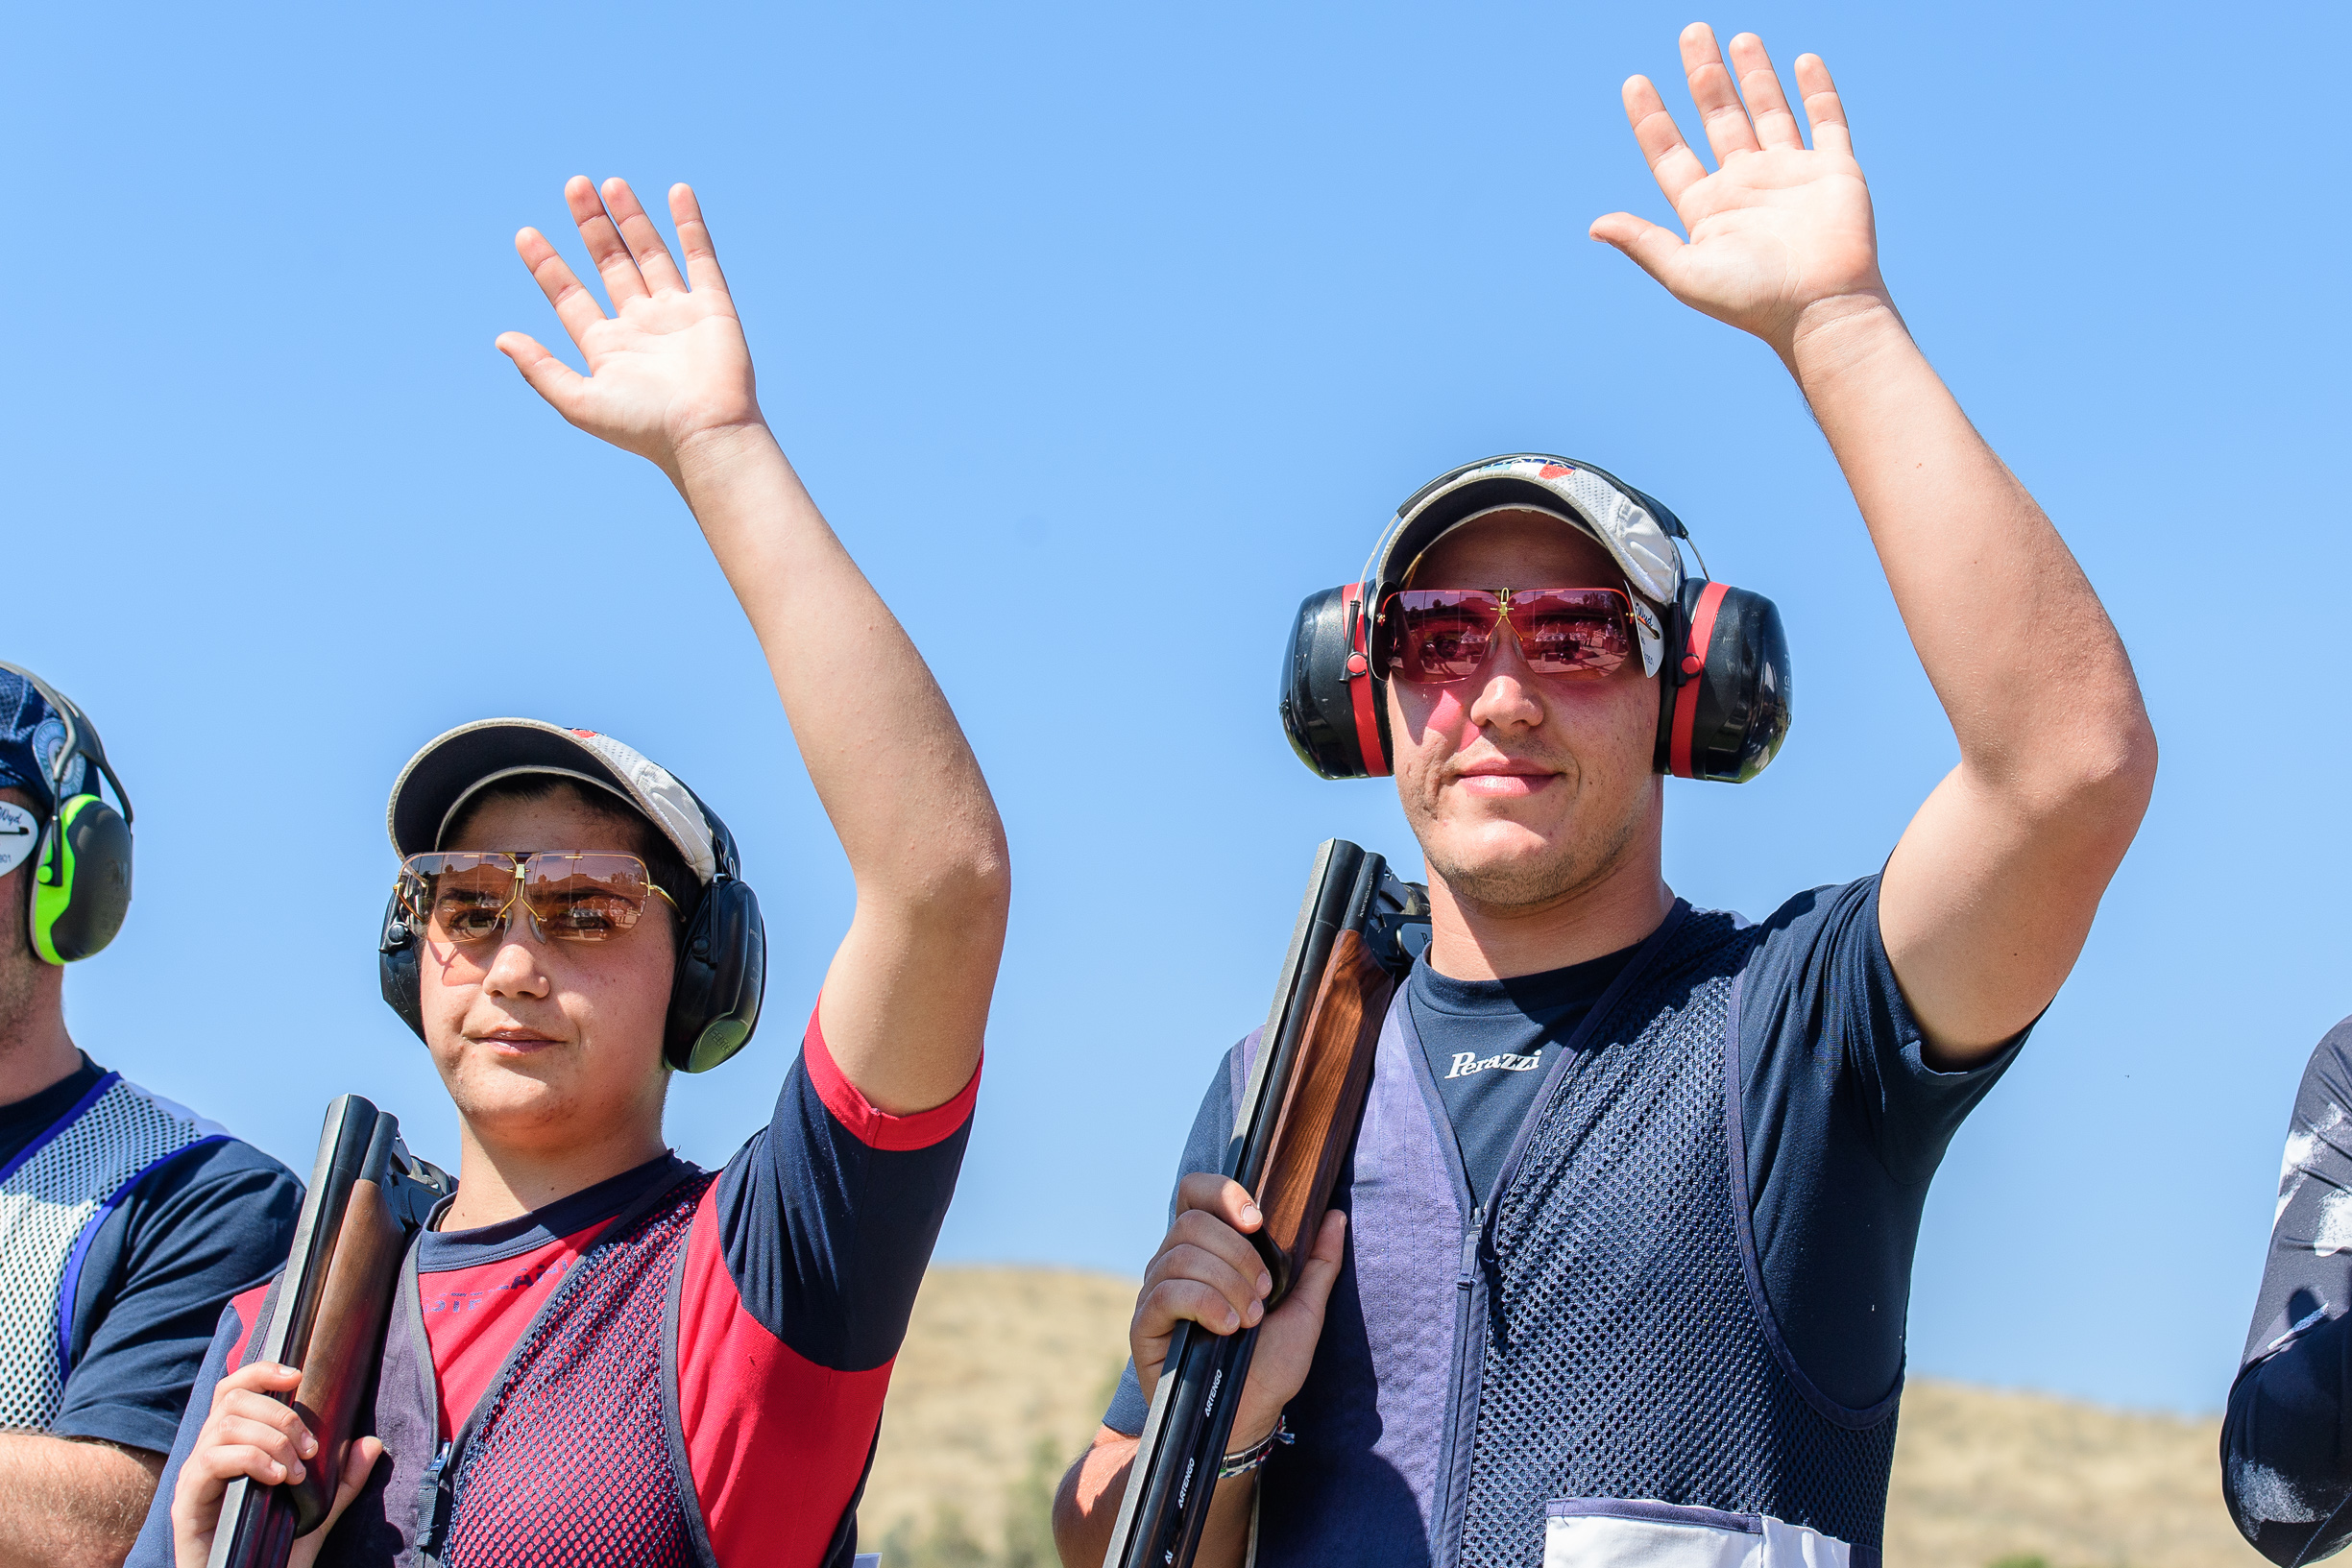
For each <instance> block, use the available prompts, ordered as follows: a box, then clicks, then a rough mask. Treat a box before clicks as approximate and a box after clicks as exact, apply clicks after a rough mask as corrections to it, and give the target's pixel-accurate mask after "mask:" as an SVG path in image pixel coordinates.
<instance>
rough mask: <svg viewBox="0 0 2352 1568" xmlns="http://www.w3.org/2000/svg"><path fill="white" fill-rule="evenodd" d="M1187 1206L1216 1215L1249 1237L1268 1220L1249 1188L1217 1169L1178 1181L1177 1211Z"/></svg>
mask: <svg viewBox="0 0 2352 1568" xmlns="http://www.w3.org/2000/svg"><path fill="white" fill-rule="evenodd" d="M1187 1209H1199V1210H1200V1211H1201V1212H1202V1213H1204V1214H1211V1215H1214V1216H1216V1217H1217V1218H1220V1219H1222V1220H1224V1222H1225V1223H1226V1224H1228V1225H1230V1226H1232V1227H1233V1228H1234V1229H1235V1230H1237V1231H1240V1232H1241V1233H1242V1234H1243V1235H1245V1236H1247V1235H1248V1234H1249V1233H1250V1232H1251V1231H1253V1230H1256V1229H1257V1228H1258V1227H1259V1226H1260V1225H1262V1224H1264V1223H1265V1222H1266V1217H1265V1216H1264V1215H1262V1214H1260V1213H1258V1206H1257V1204H1256V1203H1255V1202H1253V1201H1252V1200H1251V1199H1250V1196H1249V1189H1248V1188H1247V1187H1244V1186H1243V1185H1242V1184H1241V1183H1240V1182H1237V1181H1235V1180H1233V1179H1232V1178H1231V1177H1228V1176H1221V1175H1219V1174H1217V1172H1216V1171H1214V1170H1196V1171H1194V1172H1193V1173H1192V1174H1191V1175H1189V1176H1186V1177H1185V1178H1184V1179H1183V1180H1182V1181H1179V1182H1177V1183H1176V1211H1177V1213H1178V1214H1181V1213H1183V1212H1184V1211H1185V1210H1187Z"/></svg>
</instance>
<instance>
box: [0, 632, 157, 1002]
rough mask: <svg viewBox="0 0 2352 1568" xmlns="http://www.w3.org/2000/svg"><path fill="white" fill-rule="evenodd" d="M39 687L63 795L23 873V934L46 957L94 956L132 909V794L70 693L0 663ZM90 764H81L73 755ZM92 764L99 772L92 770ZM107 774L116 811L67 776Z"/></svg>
mask: <svg viewBox="0 0 2352 1568" xmlns="http://www.w3.org/2000/svg"><path fill="white" fill-rule="evenodd" d="M0 669H5V670H9V671H11V672H12V673H13V674H16V675H19V676H22V677H23V678H24V681H25V684H26V685H28V686H30V687H32V688H33V689H34V690H36V691H37V692H39V693H40V694H41V696H42V698H43V699H44V700H46V701H47V702H48V704H49V709H50V712H53V713H55V714H56V715H57V717H58V719H59V720H60V721H61V724H62V726H63V729H64V734H63V736H61V737H60V738H59V740H58V742H57V746H56V750H55V752H54V753H53V754H52V755H50V756H49V757H47V758H46V759H43V761H44V765H46V766H47V768H48V770H49V796H50V798H51V799H52V800H55V801H56V802H57V803H58V806H57V809H56V810H55V811H53V812H51V813H50V817H49V822H48V826H47V827H46V828H45V829H44V830H43V831H42V832H41V844H40V854H39V855H38V856H37V857H36V859H35V860H34V862H33V868H32V875H31V876H30V877H28V878H27V879H26V881H27V883H28V884H29V891H30V895H31V896H30V897H29V898H28V899H27V900H26V907H25V935H26V936H27V937H28V938H29V939H30V940H31V943H32V947H33V952H34V955H35V956H36V957H38V958H39V959H40V960H41V961H42V962H43V963H50V964H70V963H75V962H78V961H79V960H81V959H84V958H88V957H91V956H94V955H95V954H96V953H100V952H101V951H103V950H104V949H105V947H106V945H107V944H108V943H109V942H111V941H113V940H114V933H115V932H116V931H119V930H121V929H123V917H124V916H125V915H127V914H129V913H130V912H131V797H130V796H128V795H126V794H124V793H123V782H122V781H121V780H120V779H117V778H116V777H114V769H113V768H112V767H110V766H109V765H108V763H107V752H106V745H105V743H104V742H103V741H101V740H100V739H99V738H98V732H97V730H96V729H95V728H94V727H93V726H92V725H91V724H90V721H89V718H88V716H87V715H85V713H84V712H82V710H81V709H79V708H77V707H75V706H74V703H73V700H72V699H71V698H69V697H67V696H66V695H65V694H64V693H63V692H61V691H59V690H58V689H57V688H55V687H52V686H51V685H50V684H49V683H48V682H46V681H44V680H42V679H41V678H40V677H39V676H37V675H36V674H34V673H33V672H32V671H31V670H29V669H26V668H24V667H22V666H21V665H17V664H10V663H0ZM77 760H79V761H84V762H87V763H88V764H89V767H86V768H85V767H77V766H75V763H76V761H77ZM92 769H95V772H92ZM100 774H103V775H104V776H105V778H106V782H107V783H108V784H111V785H113V786H114V798H115V799H116V800H118V801H120V802H121V803H122V809H121V810H119V811H117V810H116V809H115V808H113V807H111V806H109V805H108V804H107V803H106V802H105V801H103V800H101V799H99V798H98V796H97V795H96V794H95V793H92V792H88V791H80V792H77V793H74V794H66V793H65V790H66V788H67V784H66V781H67V780H68V779H71V780H72V781H73V783H74V784H75V785H76V786H79V785H81V784H84V783H85V782H86V783H87V784H90V785H92V786H93V788H94V786H95V785H96V784H97V783H98V777H97V776H98V775H100Z"/></svg>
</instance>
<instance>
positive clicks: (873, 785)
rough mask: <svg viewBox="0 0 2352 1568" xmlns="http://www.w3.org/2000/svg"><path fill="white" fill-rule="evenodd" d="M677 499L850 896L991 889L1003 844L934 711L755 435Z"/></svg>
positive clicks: (839, 555)
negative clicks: (766, 679)
mask: <svg viewBox="0 0 2352 1568" xmlns="http://www.w3.org/2000/svg"><path fill="white" fill-rule="evenodd" d="M677 477H678V488H679V490H680V491H681V492H682V493H683V494H684V495H685V496H686V500H687V504H688V505H689V506H690V507H691V508H692V509H693V513H694V517H695V519H696V520H697V521H699V522H700V523H701V525H702V531H703V535H704V537H705V538H706V539H707V540H708V541H709V542H710V545H711V550H712V553H713V554H714V555H715V556H716V557H717V559H718V565H719V568H720V569H721V570H722V571H724V572H725V573H726V575H727V581H728V583H729V585H730V586H731V587H733V588H734V590H735V594H736V597H737V599H738V600H739V601H740V603H741V604H742V607H743V611H744V614H745V615H747V616H749V617H750V620H751V626H752V630H753V632H754V633H756V634H757V635H758V637H759V639H760V646H761V649H762V651H763V652H764V653H765V655H766V657H767V663H768V669H769V671H770V673H771V674H772V675H773V676H774V678H775V682H776V690H777V692H778V694H779V695H780V696H781V697H782V698H783V699H784V711H785V716H786V717H787V718H788V720H789V721H790V723H791V726H792V735H793V737H794V738H795V739H796V740H797V741H798V742H799V744H800V750H801V755H802V757H803V759H804V760H806V762H807V764H808V768H809V777H810V780H811V781H812V783H813V784H815V786H816V792H817V797H818V799H819V800H820V801H822V802H823V804H824V807H825V811H826V814H827V815H828V816H830V817H831V818H832V820H833V826H834V831H835V832H837V834H838V835H839V836H840V839H841V847H842V849H843V850H844V851H845V852H846V853H847V854H848V856H849V862H850V868H851V870H852V872H853V873H854V874H855V875H856V877H857V878H858V881H859V890H860V893H861V895H862V894H863V893H865V892H866V890H867V889H868V887H869V886H872V887H876V888H880V889H885V890H889V891H893V892H901V893H913V892H917V891H920V892H921V893H922V894H923V895H924V896H925V897H926V898H928V899H936V898H942V897H953V896H955V895H957V894H958V893H965V892H967V891H968V888H967V885H966V884H971V885H975V886H984V885H987V884H990V883H992V882H993V881H995V880H998V879H1000V878H1001V877H1002V876H1003V873H1004V866H1005V859H1006V856H1005V848H1004V844H1005V836H1004V828H1003V824H1002V823H1001V822H1000V821H999V820H998V817H997V812H996V806H995V803H994V801H993V800H991V799H990V797H989V794H988V786H987V784H986V782H985V781H984V780H983V779H982V777H981V771H980V763H979V761H978V760H976V759H975V758H974V757H973V755H972V749H971V747H970V745H969V744H968V743H966V741H965V739H964V736H963V731H962V729H961V727H960V726H958V723H957V722H956V715H955V713H954V712H953V711H951V710H950V709H949V707H948V705H947V698H946V696H945V695H944V694H943V693H942V692H941V691H940V690H939V686H938V683H937V682H936V681H935V680H934V679H933V677H932V673H931V669H930V667H929V666H928V665H927V664H925V663H924V662H923V657H922V655H921V654H920V653H918V652H916V651H915V646H914V643H913V642H912V641H911V640H910V639H909V638H908V636H907V634H906V631H905V630H904V629H903V628H902V627H901V626H900V625H899V623H898V620H897V617H896V616H894V615H891V614H890V610H889V607H888V606H887V605H885V604H884V603H883V601H882V597H881V595H880V594H878V593H876V592H875V591H874V589H873V586H872V585H871V584H869V583H868V582H867V581H866V579H865V574H864V573H863V572H861V571H860V570H859V568H858V564H857V563H856V562H855V561H853V560H851V559H850V555H849V552H848V550H846V549H845V548H843V547H842V544H841V542H840V540H839V539H838V538H837V537H836V536H835V534H834V532H833V529H832V528H831V527H830V526H829V525H828V524H827V523H826V521H825V519H824V517H823V516H822V514H820V513H819V512H818V511H817V509H816V503H815V502H814V501H813V500H812V499H811V498H810V495H809V493H808V491H807V490H806V489H805V488H804V487H803V486H802V485H801V482H800V476H799V475H798V474H796V473H795V472H793V471H792V466H791V464H790V462H789V461H788V459H787V458H786V457H785V455H784V451H783V449H782V448H781V447H780V446H777V444H776V439H775V437H774V435H773V434H772V433H770V432H769V430H768V429H767V427H766V426H765V425H764V424H751V425H739V426H734V427H731V428H729V429H727V430H724V431H720V432H717V433H715V434H714V435H712V436H709V437H706V438H704V439H703V440H701V441H699V442H697V443H696V444H694V445H693V446H691V448H690V449H689V450H687V451H686V452H685V453H683V454H682V455H681V458H680V462H679V472H678V476H677Z"/></svg>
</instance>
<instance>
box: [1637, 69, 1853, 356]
mask: <svg viewBox="0 0 2352 1568" xmlns="http://www.w3.org/2000/svg"><path fill="white" fill-rule="evenodd" d="M1682 50H1683V67H1684V70H1685V73H1686V74H1687V75H1688V77H1689V81H1690V96H1691V99H1692V101H1693V102H1695V103H1696V104H1697V105H1698V107H1699V114H1700V118H1701V120H1702V121H1703V122H1704V124H1705V125H1706V128H1707V140H1708V145H1709V147H1710V148H1712V149H1713V150H1714V154H1715V161H1716V163H1717V165H1718V166H1717V168H1716V170H1715V172H1714V173H1712V174H1709V173H1708V172H1707V166H1706V165H1705V164H1704V163H1702V162H1701V161H1700V160H1699V156H1698V154H1697V153H1695V152H1693V151H1691V148H1690V145H1689V143H1687V142H1685V140H1684V139H1683V133H1682V132H1681V130H1680V129H1679V128H1678V127H1677V126H1676V125H1675V123H1674V116H1673V115H1672V114H1670V113H1668V112H1667V111H1666V107H1665V105H1664V104H1663V103H1662V102H1661V101H1660V99H1659V96H1658V89H1657V88H1656V87H1655V86H1653V85H1652V84H1651V83H1650V80H1649V78H1647V77H1641V76H1637V77H1634V78H1632V79H1631V80H1630V81H1628V82H1627V83H1626V84H1625V117H1626V118H1627V120H1629V121H1630V122H1632V124H1633V128H1634V138H1635V140H1636V141H1637V142H1638V143H1639V144H1640V146H1641V152H1642V156H1643V157H1646V158H1648V159H1649V164H1650V172H1651V174H1653V175H1654V176H1656V177H1657V180H1658V186H1659V189H1661V190H1662V191H1663V192H1665V195H1666V200H1667V201H1669V202H1671V203H1672V204H1673V205H1674V212H1675V216H1676V217H1678V218H1680V219H1681V220H1682V224H1683V228H1684V229H1685V232H1686V233H1687V234H1688V235H1689V238H1688V240H1687V241H1685V240H1682V239H1678V238H1676V237H1675V235H1674V233H1673V231H1672V230H1670V229H1663V228H1661V227H1660V226H1658V225H1657V224H1654V223H1650V222H1648V221H1646V220H1645V219H1641V218H1637V217H1636V216H1635V215H1634V214H1632V213H1630V212H1612V213H1611V214H1609V215H1608V216H1607V217H1605V218H1601V219H1598V220H1596V221H1595V222H1594V223H1593V225H1592V230H1591V231H1592V237H1593V238H1595V239H1598V240H1605V241H1607V242H1608V243H1609V244H1611V245H1613V246H1615V247H1616V248H1617V249H1618V250H1620V251H1623V252H1624V253H1626V254H1627V255H1629V256H1631V257H1632V258H1633V259H1634V261H1635V262H1636V263H1637V265H1639V266H1640V267H1641V269H1642V270H1643V271H1644V272H1646V273H1648V274H1649V275H1650V276H1651V277H1655V278H1657V279H1658V280H1659V282H1661V283H1662V284H1664V285H1665V287H1666V289H1667V290H1668V292H1670V293H1671V294H1673V296H1674V297H1675V298H1676V299H1678V300H1680V301H1682V302H1684V303H1685V304H1686V305H1689V306H1690V307H1691V308H1693V309H1694V310H1703V311H1705V312H1706V313H1707V314H1708V315H1709V316H1712V317H1714V318H1715V319H1716V320H1718V321H1722V322H1728V323H1730V324H1731V325H1732V326H1736V327H1739V328H1740V329H1741V330H1743V331H1747V332H1753V333H1755V334H1756V335H1757V336H1758V337H1759V338H1762V339H1763V340H1764V341H1765V342H1767V343H1769V344H1771V345H1772V346H1773V347H1774V348H1775V349H1777V350H1780V351H1781V352H1782V354H1786V353H1787V352H1788V351H1789V346H1790V343H1791V341H1792V340H1793V338H1794V336H1795V334H1796V331H1797V328H1798V326H1799V324H1800V322H1801V319H1802V318H1803V316H1804V313H1805V311H1806V308H1807V307H1809V306H1812V305H1815V304H1820V303H1823V302H1829V301H1835V300H1842V299H1856V298H1877V299H1883V298H1884V296H1885V292H1886V286H1885V284H1884V282H1883V281H1882V280H1881V279H1880V277H1879V241H1878V233H1877V230H1876V228H1875V226H1874V225H1873V223H1872V221H1871V211H1870V188H1869V186H1868V185H1867V184H1865V183H1864V182H1863V180H1862V169H1861V165H1860V164H1858V163H1856V162H1855V160H1854V142H1853V138H1852V137H1851V136H1850V135H1849V134H1848V132H1847V128H1846V116H1845V109H1844V108H1843V106H1842V105H1840V104H1839V102H1838V98H1837V89H1836V87H1835V86H1834V85H1833V84H1831V81H1830V71H1829V67H1828V66H1826V65H1824V64H1823V63H1822V62H1821V59H1820V57H1819V56H1817V55H1803V56H1800V57H1798V60H1797V86H1798V89H1799V90H1800V91H1801V92H1802V93H1803V94H1804V101H1805V111H1806V119H1808V120H1809V121H1810V122H1811V123H1812V129H1813V145H1812V147H1811V148H1809V149H1808V148H1807V147H1806V145H1805V134H1804V130H1803V128H1802V127H1801V126H1800V125H1799V124H1798V123H1797V116H1796V113H1795V111H1794V110H1793V109H1790V107H1789V103H1788V98H1787V96H1786V94H1784V93H1783V92H1782V89H1781V81H1780V77H1779V75H1778V74H1777V73H1776V72H1775V71H1774V70H1773V68H1772V60H1771V58H1770V57H1769V56H1768V55H1766V54H1765V53H1764V44H1763V40H1762V39H1760V38H1758V37H1757V36H1756V35H1755V34H1753V33H1743V34H1741V35H1739V36H1737V37H1735V38H1734V39H1733V40H1732V63H1733V65H1734V66H1736V67H1737V69H1738V72H1739V79H1738V83H1737V85H1736V86H1734V83H1733V79H1732V73H1731V70H1730V69H1727V68H1726V66H1725V64H1724V60H1723V56H1722V54H1721V52H1720V51H1719V50H1717V48H1716V47H1715V36H1714V34H1713V33H1712V32H1711V31H1710V30H1709V28H1708V27H1707V26H1706V24H1705V23H1699V22H1694V23H1692V24H1691V25H1690V26H1689V27H1687V28H1685V29H1684V31H1683V37H1682ZM1743 95H1744V97H1745V99H1746V102H1745V104H1744V105H1743V104H1742V102H1741V99H1742V96H1743Z"/></svg>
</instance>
